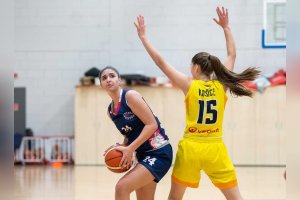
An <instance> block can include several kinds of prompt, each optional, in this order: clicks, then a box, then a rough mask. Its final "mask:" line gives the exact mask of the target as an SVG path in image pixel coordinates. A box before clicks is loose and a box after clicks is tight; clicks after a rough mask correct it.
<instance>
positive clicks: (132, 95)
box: [125, 90, 142, 104]
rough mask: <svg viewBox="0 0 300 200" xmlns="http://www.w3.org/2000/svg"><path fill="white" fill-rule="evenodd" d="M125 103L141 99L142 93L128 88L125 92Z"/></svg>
mask: <svg viewBox="0 0 300 200" xmlns="http://www.w3.org/2000/svg"><path fill="white" fill-rule="evenodd" d="M125 99H126V101H127V103H129V104H130V103H132V102H136V101H137V100H138V99H142V95H141V94H140V93H138V92H137V91H135V90H128V91H127V92H126V94H125Z"/></svg>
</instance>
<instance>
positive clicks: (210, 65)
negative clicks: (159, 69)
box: [192, 52, 260, 97]
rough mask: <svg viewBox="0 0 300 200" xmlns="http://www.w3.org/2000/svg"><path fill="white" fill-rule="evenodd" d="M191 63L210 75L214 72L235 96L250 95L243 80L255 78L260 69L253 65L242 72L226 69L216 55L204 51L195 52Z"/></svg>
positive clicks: (250, 92)
mask: <svg viewBox="0 0 300 200" xmlns="http://www.w3.org/2000/svg"><path fill="white" fill-rule="evenodd" d="M192 63H193V64H197V65H199V66H200V68H201V71H202V73H204V74H205V75H207V76H209V77H210V76H211V75H212V74H213V72H214V75H215V76H216V78H217V80H219V81H220V82H221V83H222V84H223V85H224V86H226V87H228V88H229V90H230V93H232V94H235V95H237V96H249V97H251V96H252V91H251V90H249V89H247V88H246V87H244V85H243V84H242V83H243V82H244V81H252V80H255V79H256V78H257V77H258V76H259V74H260V71H259V70H258V69H257V68H255V67H249V68H247V69H246V70H244V71H243V72H242V73H239V74H238V73H235V72H232V71H230V70H228V69H227V68H226V67H225V66H224V65H223V64H222V63H221V61H220V60H219V58H217V57H216V56H213V55H210V54H209V53H206V52H200V53H197V54H196V55H195V56H194V57H193V58H192Z"/></svg>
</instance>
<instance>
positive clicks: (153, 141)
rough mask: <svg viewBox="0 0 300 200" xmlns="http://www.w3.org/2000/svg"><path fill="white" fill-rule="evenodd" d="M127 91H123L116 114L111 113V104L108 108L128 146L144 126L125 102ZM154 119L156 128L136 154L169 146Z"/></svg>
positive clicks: (167, 140) (163, 131) (165, 136)
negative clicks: (126, 139)
mask: <svg viewBox="0 0 300 200" xmlns="http://www.w3.org/2000/svg"><path fill="white" fill-rule="evenodd" d="M127 92H128V90H123V91H122V94H121V98H120V102H119V105H118V108H117V109H116V111H115V112H116V113H113V109H112V106H113V105H112V103H111V104H110V105H109V107H108V112H109V115H110V117H111V119H112V121H113V122H114V124H115V125H116V127H117V129H118V130H119V131H120V133H121V134H122V135H124V136H126V137H127V138H128V145H129V144H131V143H132V142H133V141H134V140H135V139H136V138H137V137H138V136H139V135H140V133H141V132H142V130H143V128H144V126H145V124H144V123H143V122H142V121H141V120H140V119H139V118H138V117H137V116H136V115H135V114H134V113H133V112H132V110H131V109H130V107H129V106H128V105H127V102H126V93H127ZM153 116H154V117H155V120H156V122H157V125H158V128H157V130H156V131H155V132H154V133H153V134H152V136H151V137H150V138H149V139H148V140H147V141H145V142H144V143H143V144H142V145H141V146H139V147H138V148H137V150H136V152H137V153H142V152H146V151H152V150H156V149H159V148H161V147H163V146H165V145H167V144H169V138H168V136H167V135H166V134H165V130H164V129H163V128H162V127H161V126H160V122H159V120H158V118H157V117H156V116H155V115H153Z"/></svg>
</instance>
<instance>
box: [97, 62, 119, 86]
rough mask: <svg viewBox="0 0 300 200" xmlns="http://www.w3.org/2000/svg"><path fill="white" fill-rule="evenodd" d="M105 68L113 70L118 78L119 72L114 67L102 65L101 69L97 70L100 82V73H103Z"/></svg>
mask: <svg viewBox="0 0 300 200" xmlns="http://www.w3.org/2000/svg"><path fill="white" fill-rule="evenodd" d="M107 69H111V70H113V71H114V72H116V74H117V75H118V77H119V78H120V73H119V71H118V70H117V69H116V68H114V67H112V66H106V67H104V68H103V69H101V70H100V72H99V75H98V78H99V80H100V82H101V75H102V73H103V72H104V71H105V70H107Z"/></svg>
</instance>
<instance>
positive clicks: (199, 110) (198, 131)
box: [184, 80, 227, 137]
mask: <svg viewBox="0 0 300 200" xmlns="http://www.w3.org/2000/svg"><path fill="white" fill-rule="evenodd" d="M226 101H227V96H226V93H225V91H224V87H223V85H222V84H221V83H220V82H219V81H218V80H210V81H207V82H205V81H202V80H193V81H192V83H191V85H190V88H189V91H188V93H187V94H186V96H185V106H186V128H185V131H184V135H186V136H191V135H194V136H199V137H221V136H222V124H223V115H224V109H225V104H226Z"/></svg>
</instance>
